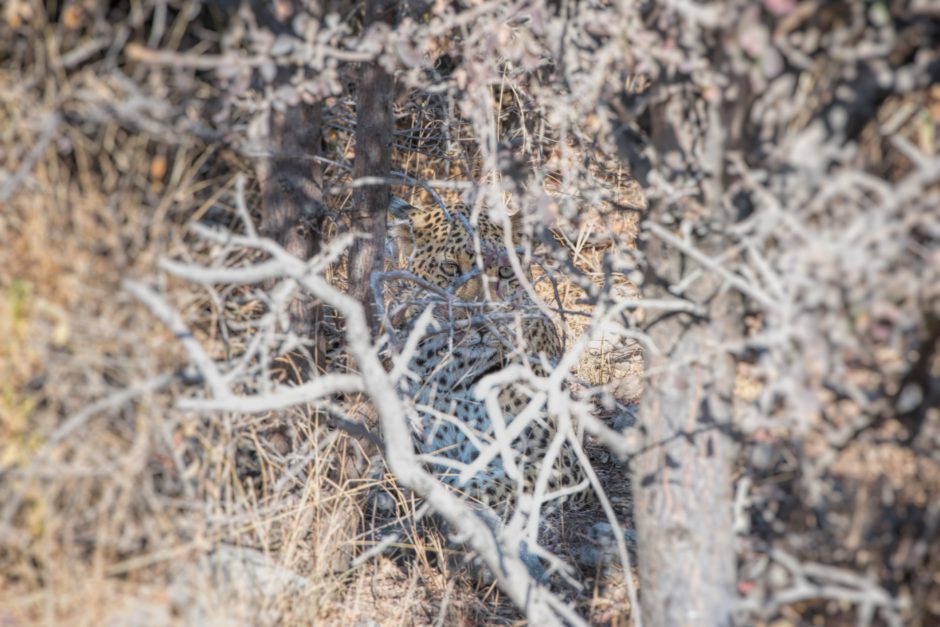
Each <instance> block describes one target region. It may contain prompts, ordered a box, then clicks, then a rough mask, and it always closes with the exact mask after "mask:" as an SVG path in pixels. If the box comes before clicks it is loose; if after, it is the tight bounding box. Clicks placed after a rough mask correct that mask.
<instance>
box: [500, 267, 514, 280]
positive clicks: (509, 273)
mask: <svg viewBox="0 0 940 627" xmlns="http://www.w3.org/2000/svg"><path fill="white" fill-rule="evenodd" d="M515 275H516V273H515V272H513V270H512V267H511V266H500V268H499V278H501V279H511V278H512V277H514V276H515Z"/></svg>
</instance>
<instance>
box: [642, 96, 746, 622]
mask: <svg viewBox="0 0 940 627" xmlns="http://www.w3.org/2000/svg"><path fill="white" fill-rule="evenodd" d="M663 115H665V114H663ZM660 122H661V124H660V125H659V130H661V131H663V130H664V129H663V126H665V122H663V120H662V118H661V119H660ZM656 128H657V122H656V121H654V130H655V129H656ZM665 134H666V132H663V133H661V134H660V135H661V137H662V135H665ZM662 139H663V141H664V142H666V139H665V138H662ZM655 141H657V140H655V139H654V142H655ZM657 145H659V144H657ZM667 145H668V144H667ZM667 209H668V208H666V207H662V206H657V205H654V206H653V207H651V210H650V213H649V214H648V215H647V216H646V221H647V222H655V223H659V224H660V225H662V224H663V223H664V222H665V223H670V224H679V223H680V222H679V220H681V216H673V220H672V221H662V220H660V218H661V217H662V214H663V213H664V212H665V211H666V210H667ZM677 213H678V212H677ZM686 215H688V214H686ZM677 218H678V219H677ZM708 218H709V219H710V220H711V222H709V226H711V227H714V226H715V225H716V224H717V225H718V226H719V227H722V226H728V225H730V224H731V220H732V219H733V218H732V216H730V215H725V216H723V215H722V214H721V210H720V209H718V208H714V209H713V211H712V212H711V213H709V215H708ZM708 232H709V235H707V236H705V237H703V238H692V239H691V240H686V239H683V242H685V243H687V244H690V245H692V246H695V247H696V248H698V249H699V250H700V251H702V252H704V253H705V254H707V255H709V256H711V257H715V256H716V255H718V254H719V253H720V252H722V251H724V250H725V246H726V245H727V242H726V239H727V238H726V237H724V236H723V235H722V234H721V233H720V232H719V231H718V230H716V229H715V228H710V229H708ZM674 235H675V236H676V237H677V238H679V239H682V236H681V235H679V234H678V233H674ZM641 247H642V248H643V250H644V253H645V255H646V262H647V277H646V280H645V283H644V290H643V291H644V298H674V297H675V296H674V295H673V294H672V293H671V292H670V286H674V285H677V284H678V283H679V282H680V281H681V280H682V279H683V278H684V277H685V276H686V275H688V274H689V272H692V271H701V272H702V274H701V276H700V277H699V278H698V279H697V280H695V281H693V282H692V283H691V287H689V289H687V290H686V291H685V292H684V294H683V296H685V297H686V298H689V299H691V300H692V301H694V302H696V303H698V304H699V305H701V307H702V308H703V310H704V311H705V313H706V315H705V316H704V317H698V316H693V315H690V314H686V313H682V314H667V315H662V316H656V317H653V319H651V320H650V321H649V322H648V324H647V329H646V330H647V332H648V333H649V335H650V336H651V338H652V339H653V341H654V342H655V344H656V346H657V347H658V348H659V349H660V351H661V353H659V354H652V353H651V352H649V351H648V353H647V356H646V372H647V375H648V380H647V385H646V387H645V391H644V395H643V399H642V401H641V405H640V417H639V426H640V428H641V433H642V434H643V437H644V440H645V441H644V444H645V446H643V448H642V450H643V451H644V452H643V453H641V454H640V455H639V456H638V457H637V458H636V460H635V461H634V464H633V467H632V470H633V490H634V499H635V501H634V516H635V521H636V527H637V544H638V547H639V570H640V595H641V603H640V605H641V611H642V617H643V624H644V626H645V627H650V626H652V627H656V626H659V625H662V626H667V625H668V626H670V627H671V626H677V625H695V626H705V625H731V624H732V623H733V614H734V607H735V604H736V601H737V594H736V560H735V551H734V531H733V518H732V505H733V503H732V501H733V495H732V478H731V470H732V462H733V459H734V450H735V442H734V439H733V429H732V418H733V415H732V398H733V392H734V377H735V364H734V359H733V358H732V357H731V355H730V354H729V353H727V352H726V351H724V350H720V349H716V347H718V346H721V345H723V344H724V343H725V342H728V341H730V340H734V339H736V338H739V337H740V334H741V331H740V329H741V324H742V323H741V321H742V319H743V315H742V314H743V300H742V298H741V297H740V295H739V294H737V293H736V292H734V291H728V289H727V288H726V287H723V286H722V279H721V278H720V277H718V276H717V275H716V274H715V273H714V272H712V271H710V270H707V269H703V268H702V267H701V266H700V265H698V263H696V262H695V261H693V260H691V259H689V258H688V257H686V256H685V255H683V254H682V253H681V252H680V251H679V250H677V249H676V248H675V247H673V246H671V245H669V244H667V243H666V242H664V241H663V240H662V239H660V238H656V237H655V236H654V235H653V234H651V233H650V232H649V231H648V230H647V231H646V233H645V235H644V237H643V238H641ZM654 272H655V276H653V273H654Z"/></svg>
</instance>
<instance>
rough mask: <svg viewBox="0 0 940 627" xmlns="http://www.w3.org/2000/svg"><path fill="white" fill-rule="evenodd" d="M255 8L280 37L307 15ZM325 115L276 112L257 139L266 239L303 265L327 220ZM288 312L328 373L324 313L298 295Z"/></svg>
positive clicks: (294, 108)
mask: <svg viewBox="0 0 940 627" xmlns="http://www.w3.org/2000/svg"><path fill="white" fill-rule="evenodd" d="M252 6H253V9H254V13H255V16H256V19H257V20H258V22H259V23H260V24H262V25H263V26H265V27H266V28H268V29H270V30H271V31H272V32H274V33H287V32H291V21H292V20H293V19H294V17H295V16H296V15H297V13H298V12H299V11H301V10H303V8H302V6H301V3H299V2H297V1H294V2H290V3H281V4H280V5H278V7H279V10H278V11H272V10H271V9H272V5H270V3H266V2H254V3H253V5H252ZM290 71H291V70H288V69H283V68H282V69H281V70H279V73H278V77H277V80H278V81H279V82H288V81H289V80H290ZM321 116H322V109H321V106H320V105H319V104H306V103H303V102H300V103H298V104H296V105H290V106H287V108H286V109H285V110H283V111H278V110H274V109H272V110H271V111H270V112H269V118H268V124H267V127H266V131H267V137H262V138H253V139H255V141H258V143H259V144H260V145H262V146H264V147H265V150H264V156H262V157H261V158H260V159H258V161H256V163H255V172H256V174H257V177H258V181H259V184H260V186H261V207H262V216H261V224H260V226H259V231H260V234H261V235H263V236H265V237H269V238H271V239H273V240H274V241H276V242H277V243H278V244H280V245H281V246H283V247H284V248H285V249H287V250H288V251H289V252H290V253H291V254H293V255H294V256H296V257H298V258H299V259H303V260H307V259H310V258H311V257H313V256H314V255H316V254H317V253H318V252H319V251H320V248H321V245H322V232H321V230H322V226H323V221H324V218H325V216H326V208H325V206H324V204H323V192H322V172H321V167H320V165H319V164H318V163H317V162H316V161H315V160H314V159H313V158H312V157H314V156H316V155H318V154H319V152H320V144H321V126H322V121H321ZM288 313H289V314H290V322H291V328H292V330H293V331H294V332H295V333H297V334H298V335H301V336H306V337H310V338H314V339H315V340H316V342H317V350H316V351H315V360H316V362H317V363H316V365H317V367H318V368H320V369H322V367H323V365H324V364H323V355H324V353H325V351H326V344H327V342H326V336H325V335H324V333H323V332H322V329H321V324H322V320H323V308H322V307H321V306H320V305H319V304H318V303H316V302H314V301H313V300H312V299H311V298H309V297H308V296H303V295H298V296H297V297H296V298H295V299H294V300H293V301H292V302H291V303H290V304H289V305H288ZM292 363H293V362H292ZM294 365H295V366H298V367H299V366H302V364H299V363H294ZM290 376H291V377H292V378H293V377H299V378H301V379H302V378H305V376H306V369H305V368H304V367H301V368H300V371H298V372H293V373H291V375H290Z"/></svg>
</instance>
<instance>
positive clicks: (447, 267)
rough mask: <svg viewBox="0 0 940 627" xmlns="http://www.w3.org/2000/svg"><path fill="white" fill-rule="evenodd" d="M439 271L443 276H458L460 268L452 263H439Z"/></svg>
mask: <svg viewBox="0 0 940 627" xmlns="http://www.w3.org/2000/svg"><path fill="white" fill-rule="evenodd" d="M441 270H443V271H444V274H446V275H447V276H457V275H458V274H460V266H458V265H457V264H456V263H454V262H453V261H445V262H443V263H441Z"/></svg>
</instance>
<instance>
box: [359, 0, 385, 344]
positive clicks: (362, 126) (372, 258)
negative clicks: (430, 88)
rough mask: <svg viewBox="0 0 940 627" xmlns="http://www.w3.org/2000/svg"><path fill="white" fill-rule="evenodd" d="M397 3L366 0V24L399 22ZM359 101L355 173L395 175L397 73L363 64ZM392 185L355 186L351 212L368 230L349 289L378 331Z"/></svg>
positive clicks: (375, 64) (377, 64) (374, 63)
mask: <svg viewBox="0 0 940 627" xmlns="http://www.w3.org/2000/svg"><path fill="white" fill-rule="evenodd" d="M395 6H396V5H395V3H394V2H390V1H372V2H366V6H365V19H364V24H363V28H365V29H369V28H376V27H381V26H380V25H381V24H383V23H384V24H393V23H394V21H395ZM360 72H361V73H360V75H359V82H358V93H357V102H356V158H355V161H354V162H353V177H354V178H355V179H357V180H358V179H361V178H363V177H381V178H385V179H387V178H388V177H389V175H390V173H391V146H392V128H393V124H394V121H393V118H392V91H393V89H394V83H393V81H392V77H391V76H390V75H389V74H388V72H386V71H385V69H384V68H383V67H382V64H381V60H380V59H375V60H374V61H371V62H369V63H363V64H361V65H360ZM389 193H390V192H389V186H388V185H387V184H378V185H375V184H370V185H362V186H360V187H357V188H356V191H355V193H354V196H353V207H352V211H351V212H350V216H349V217H350V222H351V227H352V229H353V230H354V231H358V232H360V233H364V234H365V237H362V238H359V239H357V240H356V242H355V243H354V244H353V246H352V247H351V248H350V251H349V292H350V294H351V295H352V296H353V297H354V298H355V299H356V300H358V301H359V302H360V303H362V304H363V306H364V307H365V310H366V312H367V319H368V321H369V327H370V328H371V329H372V330H373V331H375V327H376V321H375V315H374V309H375V308H374V306H373V295H372V290H371V287H370V277H371V276H372V273H373V272H380V271H382V270H383V269H384V265H385V232H386V219H387V216H386V212H387V211H388V204H389Z"/></svg>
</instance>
